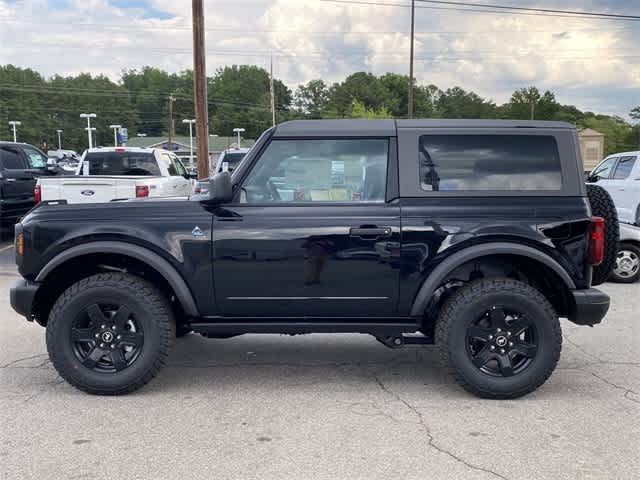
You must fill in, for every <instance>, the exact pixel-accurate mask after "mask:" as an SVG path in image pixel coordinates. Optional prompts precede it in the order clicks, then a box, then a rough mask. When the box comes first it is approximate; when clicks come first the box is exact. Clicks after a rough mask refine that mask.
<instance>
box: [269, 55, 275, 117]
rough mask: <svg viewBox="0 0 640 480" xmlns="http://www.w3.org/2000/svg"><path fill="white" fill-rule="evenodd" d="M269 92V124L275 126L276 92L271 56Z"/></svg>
mask: <svg viewBox="0 0 640 480" xmlns="http://www.w3.org/2000/svg"><path fill="white" fill-rule="evenodd" d="M269 91H270V94H271V123H272V125H273V126H274V127H275V126H276V92H275V89H274V88H273V55H271V76H270V78H269Z"/></svg>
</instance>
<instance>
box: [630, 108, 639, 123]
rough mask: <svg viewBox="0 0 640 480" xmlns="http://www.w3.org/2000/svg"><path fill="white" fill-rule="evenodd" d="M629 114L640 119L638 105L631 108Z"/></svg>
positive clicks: (635, 118)
mask: <svg viewBox="0 0 640 480" xmlns="http://www.w3.org/2000/svg"><path fill="white" fill-rule="evenodd" d="M629 115H630V116H631V118H633V119H634V120H640V106H638V107H636V108H634V109H633V110H631V113H630V114H629Z"/></svg>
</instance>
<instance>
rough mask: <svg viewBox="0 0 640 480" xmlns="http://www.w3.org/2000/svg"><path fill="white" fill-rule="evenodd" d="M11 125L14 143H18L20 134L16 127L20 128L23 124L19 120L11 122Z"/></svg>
mask: <svg viewBox="0 0 640 480" xmlns="http://www.w3.org/2000/svg"><path fill="white" fill-rule="evenodd" d="M9 125H11V127H12V128H13V143H16V142H17V141H18V133H17V130H16V127H19V126H20V125H22V122H19V121H17V120H11V121H10V122H9Z"/></svg>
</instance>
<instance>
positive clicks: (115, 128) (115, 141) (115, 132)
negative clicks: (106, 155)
mask: <svg viewBox="0 0 640 480" xmlns="http://www.w3.org/2000/svg"><path fill="white" fill-rule="evenodd" d="M109 128H112V129H113V146H114V147H117V146H118V130H119V129H121V128H122V125H109Z"/></svg>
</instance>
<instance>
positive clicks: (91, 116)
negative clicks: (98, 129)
mask: <svg viewBox="0 0 640 480" xmlns="http://www.w3.org/2000/svg"><path fill="white" fill-rule="evenodd" d="M96 117H97V115H96V114H95V113H81V114H80V118H86V119H87V128H85V130H86V131H87V137H88V138H89V148H90V149H91V148H93V135H91V132H93V131H94V130H95V128H91V119H92V118H96Z"/></svg>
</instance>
